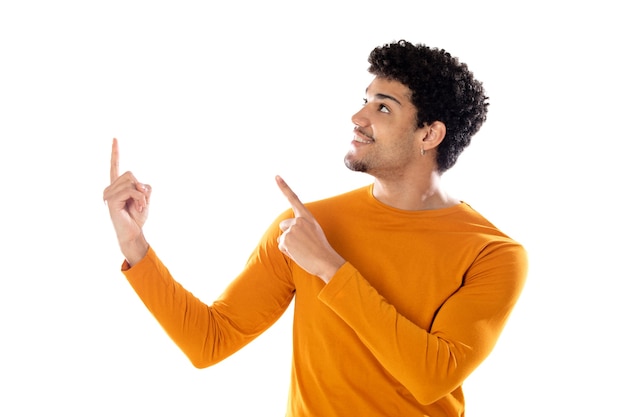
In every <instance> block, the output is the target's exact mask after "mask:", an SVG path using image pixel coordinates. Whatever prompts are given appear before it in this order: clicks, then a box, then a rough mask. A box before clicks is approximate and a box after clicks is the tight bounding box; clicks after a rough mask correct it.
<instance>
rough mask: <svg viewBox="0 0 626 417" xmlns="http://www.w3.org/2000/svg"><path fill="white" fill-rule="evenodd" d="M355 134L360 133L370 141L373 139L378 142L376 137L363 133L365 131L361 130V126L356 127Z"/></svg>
mask: <svg viewBox="0 0 626 417" xmlns="http://www.w3.org/2000/svg"><path fill="white" fill-rule="evenodd" d="M352 131H353V132H355V133H358V134H359V135H361V136H365V137H366V138H368V139H371V140H373V141H376V139H375V138H374V136H372V135H370V134H367V133H365V132H364V131H363V129H361V127H359V126H354V129H352Z"/></svg>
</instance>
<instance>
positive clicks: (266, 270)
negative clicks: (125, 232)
mask: <svg viewBox="0 0 626 417" xmlns="http://www.w3.org/2000/svg"><path fill="white" fill-rule="evenodd" d="M276 229H278V228H276ZM270 239H272V238H271V237H270ZM273 240H274V242H275V241H276V239H275V238H274V239H273ZM270 241H271V240H270ZM266 242H267V241H266ZM288 268H289V265H288V263H287V262H286V261H285V260H284V258H283V257H282V254H280V251H278V249H277V248H275V247H273V246H272V245H268V244H267V243H265V244H264V243H261V244H260V245H259V247H258V248H257V249H256V251H255V253H254V254H253V255H252V256H251V257H250V260H249V261H248V264H247V266H246V268H245V269H244V271H243V272H242V273H241V274H240V275H239V276H238V277H237V278H236V279H235V280H234V281H233V282H231V284H230V285H229V286H228V287H227V288H226V290H225V291H224V293H223V294H222V295H221V296H220V297H218V298H217V300H216V301H215V302H214V303H213V304H211V305H208V304H205V303H204V302H203V301H201V300H200V299H198V298H196V297H195V296H194V295H193V294H192V293H191V292H189V291H187V290H186V289H185V288H183V287H182V285H181V284H179V283H178V282H176V281H175V280H174V279H173V277H172V275H171V274H170V272H169V271H168V269H167V268H166V267H165V265H164V264H163V263H162V262H161V260H160V259H159V258H158V257H157V255H156V253H155V251H154V250H153V249H152V248H150V249H149V250H148V253H147V255H146V256H145V257H144V259H143V260H141V261H140V262H139V263H137V264H136V265H134V266H133V267H132V268H130V267H129V265H128V264H127V263H126V262H125V263H124V265H123V266H122V271H123V273H124V275H125V276H126V278H127V279H128V281H129V283H130V284H131V286H132V287H133V289H134V290H135V291H136V293H137V294H138V295H139V297H140V298H141V300H142V301H143V303H144V304H145V306H146V307H147V308H148V310H149V311H150V312H151V313H152V315H153V316H154V317H155V318H156V319H157V321H158V322H159V323H160V325H161V326H162V327H163V329H164V330H165V331H166V332H167V334H168V335H169V336H170V338H171V339H172V340H173V341H174V342H175V343H176V344H177V345H178V347H179V348H180V349H181V350H182V351H183V352H184V353H185V354H186V355H187V357H188V358H189V360H190V361H191V362H192V364H193V365H194V366H196V367H198V368H203V367H207V366H210V365H213V364H215V363H217V362H219V361H221V360H223V359H224V358H226V357H228V356H230V355H231V354H233V353H235V352H236V351H237V350H239V349H240V348H242V347H243V346H245V345H246V344H247V343H249V342H250V341H252V340H253V339H254V338H256V337H257V336H258V335H259V334H261V333H262V332H263V331H264V330H266V329H267V328H268V327H270V326H271V325H272V324H273V323H274V322H275V321H276V320H278V318H279V317H280V316H281V315H282V314H283V312H284V311H285V310H286V309H287V307H288V306H289V303H290V302H291V300H292V298H293V295H294V288H293V284H292V281H291V279H290V278H289V277H290V276H291V274H290V271H289V269H288Z"/></svg>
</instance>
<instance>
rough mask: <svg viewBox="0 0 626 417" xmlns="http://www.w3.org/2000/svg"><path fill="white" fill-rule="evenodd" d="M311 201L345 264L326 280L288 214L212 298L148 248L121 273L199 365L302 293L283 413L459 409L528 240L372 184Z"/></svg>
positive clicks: (520, 276)
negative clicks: (283, 230)
mask: <svg viewBox="0 0 626 417" xmlns="http://www.w3.org/2000/svg"><path fill="white" fill-rule="evenodd" d="M307 208H308V209H309V210H310V211H311V213H312V214H313V215H314V216H315V218H316V219H317V221H318V222H319V224H320V225H321V227H322V229H323V230H324V232H325V234H326V237H327V238H328V241H329V242H330V244H331V246H332V247H333V248H334V249H335V250H336V251H337V252H338V253H339V254H340V255H341V256H342V257H343V258H344V259H346V260H347V263H346V264H344V265H343V266H342V267H341V268H340V270H339V271H338V272H337V274H336V275H335V276H334V277H333V278H332V280H331V281H330V282H329V283H328V284H324V282H323V281H322V280H320V279H319V278H317V277H315V276H312V275H309V274H308V273H306V272H305V271H304V270H302V269H301V268H300V267H298V265H296V264H295V263H294V262H293V261H291V260H290V259H289V258H288V257H286V256H285V255H283V254H282V253H281V252H280V251H279V249H278V247H277V241H276V240H277V237H278V235H279V233H280V230H279V227H278V223H279V222H280V221H281V220H283V219H285V218H288V217H290V216H292V213H291V210H288V211H286V212H284V213H283V214H282V215H281V216H279V217H278V218H277V219H276V220H275V222H274V223H273V224H272V225H271V226H270V227H269V229H268V230H267V232H266V233H265V234H264V235H263V237H262V239H261V241H260V242H259V245H258V246H257V248H256V250H255V251H254V252H253V253H252V255H251V256H250V259H249V260H248V263H247V264H246V267H245V269H244V270H243V271H242V272H241V274H240V275H239V276H238V277H237V278H236V279H235V280H234V281H233V282H232V283H231V284H230V285H229V286H228V288H227V289H226V290H225V291H224V293H223V294H222V295H221V296H220V297H219V298H218V299H217V300H216V301H215V302H214V303H213V304H212V305H210V306H209V305H207V304H205V303H203V302H202V301H200V300H198V299H197V298H196V297H194V296H193V295H192V294H191V293H189V292H188V291H186V290H184V289H183V288H182V286H181V285H180V284H178V283H177V282H175V281H174V280H173V278H172V276H171V275H170V273H169V271H168V270H167V268H166V267H165V266H164V265H163V264H162V263H161V261H160V260H159V259H158V258H157V256H156V254H155V252H154V251H153V250H152V248H151V249H150V250H149V252H148V255H147V256H146V257H145V258H144V259H143V260H142V261H140V262H139V263H137V264H136V265H135V266H134V267H132V268H128V265H127V264H126V265H125V266H124V267H123V270H124V274H125V275H126V277H127V278H128V280H129V282H130V283H131V285H132V286H133V288H134V289H135V291H136V292H137V294H138V295H139V296H140V297H141V299H142V300H143V302H144V303H145V305H146V306H147V307H148V309H149V310H150V311H151V312H152V314H154V316H155V317H156V318H157V320H158V321H159V322H160V323H161V325H162V326H163V328H164V329H165V330H166V331H167V333H168V334H169V335H170V337H171V338H172V339H173V340H174V341H175V342H176V343H177V344H178V346H179V347H180V348H181V349H182V350H183V351H184V352H185V354H186V355H187V356H188V357H189V359H190V360H191V362H192V363H193V364H194V365H195V366H197V367H207V366H210V365H212V364H215V363H217V362H219V361H221V360H222V359H224V358H226V357H227V356H229V355H231V354H232V353H234V352H236V351H237V350H239V349H240V348H241V347H243V346H244V345H246V344H247V343H249V342H250V341H251V340H253V339H254V338H255V337H256V336H258V335H259V334H261V333H262V332H263V331H264V330H266V329H267V328H268V327H269V326H271V325H272V324H273V323H274V322H275V321H276V320H277V319H278V318H279V317H280V316H281V314H282V313H283V312H284V311H285V309H286V308H287V307H288V306H289V304H290V303H291V301H292V299H294V296H295V306H294V307H295V309H294V325H293V332H294V333H293V362H292V363H293V365H292V372H291V388H290V395H289V403H288V411H287V416H290V417H307V416H324V417H335V416H336V417H345V416H368V417H374V416H385V417H389V416H402V417H410V416H430V417H437V416H446V417H449V416H463V415H464V413H465V405H464V398H463V392H462V389H461V385H462V383H463V381H464V380H465V379H466V378H467V376H468V375H469V374H470V373H471V372H472V371H473V370H474V369H475V368H476V367H477V366H478V365H479V364H480V363H481V362H482V361H483V360H484V359H485V358H486V357H487V355H488V354H489V353H490V351H491V350H492V348H493V347H494V345H495V343H496V340H497V338H498V336H499V334H500V332H501V331H502V328H503V326H504V324H505V322H506V320H507V317H508V316H509V314H510V312H511V310H512V309H513V306H514V304H515V302H516V301H517V299H518V297H519V295H520V292H521V290H522V287H523V285H524V281H525V278H526V272H527V258H526V252H525V250H524V248H523V247H522V246H521V245H520V244H519V243H517V242H515V241H513V240H512V239H511V238H509V237H508V236H506V235H505V234H503V233H502V232H500V231H499V230H498V229H497V228H496V227H494V226H493V225H492V224H491V223H489V222H488V221H487V220H485V219H484V218H483V217H482V216H481V215H480V214H478V213H477V212H476V211H474V210H473V209H472V208H471V207H470V206H469V205H467V204H465V203H461V204H458V205H456V206H454V207H450V208H445V209H440V210H423V211H405V210H398V209H394V208H392V207H389V206H386V205H384V204H382V203H380V202H379V201H378V200H376V199H375V198H374V197H373V195H372V186H368V187H363V188H359V189H357V190H354V191H351V192H348V193H346V194H342V195H340V196H336V197H333V198H329V199H325V200H321V201H317V202H313V203H309V204H307Z"/></svg>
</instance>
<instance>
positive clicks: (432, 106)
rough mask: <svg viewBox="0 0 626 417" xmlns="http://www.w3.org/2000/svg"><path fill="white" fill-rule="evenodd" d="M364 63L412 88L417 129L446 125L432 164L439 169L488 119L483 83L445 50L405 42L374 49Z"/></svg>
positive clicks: (453, 158)
mask: <svg viewBox="0 0 626 417" xmlns="http://www.w3.org/2000/svg"><path fill="white" fill-rule="evenodd" d="M368 62H369V64H370V67H369V69H368V71H369V72H370V73H371V74H373V75H375V76H377V77H381V78H386V79H390V80H395V81H398V82H401V83H402V84H404V85H406V86H407V87H409V89H410V90H411V91H412V92H413V96H412V98H411V100H412V102H413V104H414V105H415V107H416V108H417V121H416V122H417V124H416V126H417V127H424V125H425V124H430V123H433V122H435V121H440V122H442V123H443V124H445V125H446V136H445V138H444V140H443V141H442V142H441V143H440V144H439V146H438V147H437V168H438V170H439V172H440V173H443V172H445V171H447V170H448V169H449V168H451V167H452V166H453V165H454V164H455V163H456V161H457V159H458V157H459V155H460V154H461V152H462V151H463V150H464V149H465V148H466V147H467V146H468V145H469V144H470V141H471V138H472V136H473V135H474V134H475V133H476V132H478V130H479V129H480V127H481V126H482V124H483V123H484V122H485V120H486V119H487V107H488V105H489V103H488V102H487V100H488V97H486V96H485V91H484V89H483V85H482V83H481V82H480V81H478V80H476V79H475V78H474V74H473V73H472V72H471V71H470V70H469V69H468V68H467V65H466V64H464V63H461V62H459V60H458V59H457V58H455V57H453V56H451V55H450V54H449V53H448V52H446V51H445V50H443V49H438V48H429V47H428V46H425V45H422V44H411V43H409V42H407V41H404V40H400V41H398V42H394V43H389V44H386V45H383V46H379V47H377V48H375V49H374V50H373V51H372V52H371V53H370V56H369V59H368Z"/></svg>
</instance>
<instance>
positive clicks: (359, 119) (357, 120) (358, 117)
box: [352, 106, 370, 127]
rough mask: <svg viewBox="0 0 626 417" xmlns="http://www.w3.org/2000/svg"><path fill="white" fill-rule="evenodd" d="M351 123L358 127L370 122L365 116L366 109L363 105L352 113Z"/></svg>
mask: <svg viewBox="0 0 626 417" xmlns="http://www.w3.org/2000/svg"><path fill="white" fill-rule="evenodd" d="M352 123H354V124H355V125H356V126H360V127H364V126H367V125H369V123H370V122H369V118H368V117H367V111H366V107H365V106H363V107H362V108H361V110H359V111H358V112H356V113H354V114H353V115H352Z"/></svg>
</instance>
